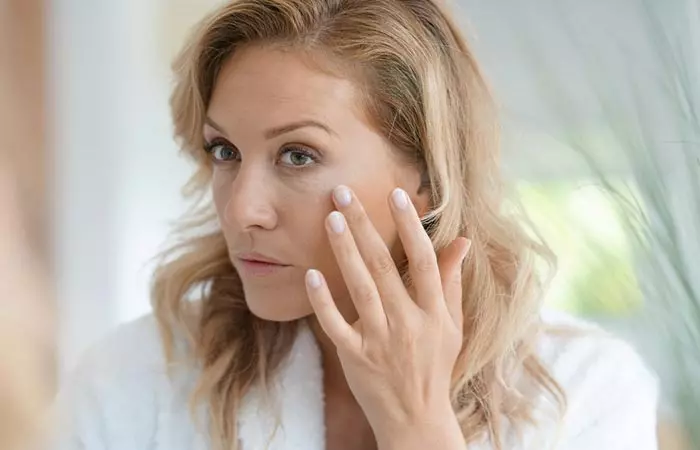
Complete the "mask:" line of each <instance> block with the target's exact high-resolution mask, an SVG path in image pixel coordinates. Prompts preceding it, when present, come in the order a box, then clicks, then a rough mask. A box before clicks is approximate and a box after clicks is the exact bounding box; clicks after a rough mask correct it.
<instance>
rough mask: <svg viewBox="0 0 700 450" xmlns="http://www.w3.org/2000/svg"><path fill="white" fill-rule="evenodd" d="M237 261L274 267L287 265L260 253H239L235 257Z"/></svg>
mask: <svg viewBox="0 0 700 450" xmlns="http://www.w3.org/2000/svg"><path fill="white" fill-rule="evenodd" d="M236 257H237V258H238V259H240V260H241V261H245V262H250V263H260V264H272V265H276V266H287V265H288V264H284V263H283V262H281V261H279V260H276V259H274V258H270V257H269V256H265V255H263V254H261V253H240V254H238V255H236Z"/></svg>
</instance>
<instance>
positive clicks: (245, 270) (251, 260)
mask: <svg viewBox="0 0 700 450" xmlns="http://www.w3.org/2000/svg"><path fill="white" fill-rule="evenodd" d="M236 258H237V259H238V261H239V264H238V266H239V268H240V271H241V272H242V274H243V275H248V276H252V277H266V276H269V275H274V274H276V273H278V272H280V271H282V270H284V269H285V268H287V267H291V266H290V265H289V264H284V263H282V262H281V261H279V260H277V259H275V258H271V257H269V256H265V255H262V254H260V253H245V254H238V255H236Z"/></svg>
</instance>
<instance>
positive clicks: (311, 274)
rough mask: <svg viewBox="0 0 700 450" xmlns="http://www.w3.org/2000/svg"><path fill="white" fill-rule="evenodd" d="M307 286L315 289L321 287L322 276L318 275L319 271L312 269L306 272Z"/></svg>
mask: <svg viewBox="0 0 700 450" xmlns="http://www.w3.org/2000/svg"><path fill="white" fill-rule="evenodd" d="M306 284H308V285H309V286H310V287H312V288H313V289H317V288H320V287H321V274H320V273H318V270H314V269H310V270H308V271H307V272H306Z"/></svg>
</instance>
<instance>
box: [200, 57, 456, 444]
mask: <svg viewBox="0 0 700 450" xmlns="http://www.w3.org/2000/svg"><path fill="white" fill-rule="evenodd" d="M317 67H318V66H316V67H314V66H313V65H311V64H309V58H308V55H302V54H300V53H298V52H295V51H292V50H281V49H273V48H264V47H250V48H247V49H245V50H242V51H239V52H237V53H236V54H235V55H234V56H233V57H232V58H231V59H230V60H229V61H228V62H227V63H226V64H225V66H224V67H223V70H222V71H221V73H220V75H219V78H218V80H217V84H216V86H215V89H214V92H213V96H212V99H211V103H210V106H209V110H208V112H207V113H208V114H207V115H208V120H207V124H206V125H205V127H204V130H203V133H204V138H205V141H206V142H207V145H206V150H207V151H208V152H209V153H210V155H211V157H212V160H213V161H214V177H213V197H214V202H215V205H216V209H217V212H218V216H219V220H220V223H221V227H222V230H223V232H224V235H225V238H226V242H227V245H228V247H229V253H230V255H231V260H232V262H233V264H234V266H235V267H236V269H237V270H238V272H239V274H240V275H241V279H242V281H243V287H244V291H245V296H246V302H247V303H248V306H249V307H250V309H251V311H252V312H253V313H254V314H256V315H257V316H259V317H261V318H264V319H266V320H273V321H290V320H296V319H300V318H303V317H309V318H310V322H311V324H312V329H313V330H314V332H315V334H316V336H317V338H318V341H319V343H320V345H321V349H322V353H323V364H324V374H325V380H324V385H325V386H324V387H325V393H326V426H327V439H328V448H333V449H354V448H363V449H367V448H373V447H375V446H377V445H378V446H379V448H382V449H389V448H394V447H393V446H394V445H398V444H402V445H403V446H402V447H401V448H411V447H410V446H408V447H407V446H406V445H409V444H407V443H406V442H402V441H401V440H399V435H401V437H402V438H406V437H410V438H411V439H412V441H411V442H415V444H411V445H417V444H420V442H421V438H425V439H428V441H424V442H437V441H435V440H434V439H438V441H443V442H444V443H445V445H446V446H445V447H443V448H450V447H449V445H448V444H449V442H450V441H449V439H450V438H452V439H453V440H455V442H458V443H459V440H460V439H461V433H459V432H458V433H457V435H455V433H454V431H455V430H454V425H455V424H454V423H452V422H456V421H455V419H454V415H453V414H452V411H451V408H450V404H449V396H448V386H449V379H450V375H451V371H452V367H453V366H454V361H455V359H456V356H457V352H458V351H459V348H460V345H461V317H459V318H455V317H453V315H450V314H449V308H447V307H446V306H447V303H446V296H445V295H443V292H442V284H441V283H442V281H444V280H442V279H441V275H440V274H441V273H442V272H441V271H440V270H439V269H438V261H437V259H436V257H435V252H434V251H433V250H432V247H431V245H430V241H429V239H428V237H427V235H425V233H424V231H423V229H422V227H421V225H420V221H419V219H418V217H419V214H423V213H425V211H426V210H427V206H428V203H427V201H428V199H427V198H426V196H425V195H421V194H419V185H420V173H419V171H418V169H417V168H416V167H414V166H411V165H409V164H406V163H405V162H403V161H402V160H401V158H400V156H399V155H398V152H396V151H395V150H394V149H393V148H392V147H391V146H390V144H389V143H388V142H387V141H386V140H385V139H384V138H383V137H382V136H381V135H380V134H379V133H378V132H377V131H376V130H375V129H374V128H373V127H372V126H371V122H370V121H369V120H368V119H367V117H366V116H365V115H364V114H363V112H362V108H361V105H360V92H359V91H358V87H357V86H356V85H355V84H354V83H353V82H352V81H350V80H346V79H341V78H337V77H334V76H332V75H330V74H328V73H327V72H323V71H320V70H319V69H318V68H317ZM311 121H313V122H315V123H317V124H318V125H309V122H311ZM299 122H306V125H305V126H301V127H291V126H290V124H295V123H299ZM275 129H276V130H277V132H275V133H273V132H271V130H275ZM339 185H343V186H344V188H342V189H344V190H341V191H339V190H338V189H337V188H338V186H339ZM397 187H399V188H401V189H402V190H401V191H399V192H403V193H407V194H406V195H407V196H408V197H407V200H409V201H408V203H407V204H408V205H410V207H409V208H408V209H406V210H405V211H403V214H401V215H399V216H397V215H396V211H397V210H396V208H395V207H392V206H390V205H391V202H390V201H389V199H390V198H391V194H392V192H394V190H395V188H397ZM334 192H335V193H336V194H342V193H346V195H350V198H351V199H352V200H353V201H352V202H351V206H347V207H345V206H343V205H342V204H341V203H339V202H338V195H336V198H335V200H334V196H333V193H334ZM402 195H403V194H402ZM341 196H342V195H341ZM334 210H341V211H344V212H346V213H350V216H348V217H349V218H350V225H351V226H350V227H346V231H347V233H345V234H341V235H338V234H337V233H334V232H332V228H331V227H330V222H329V214H331V213H332V212H333V211H334ZM335 214H336V215H337V214H338V212H336V213H335ZM399 217H401V218H403V219H402V220H397V218H399ZM358 224H362V226H361V228H356V226H358ZM397 224H399V225H401V227H402V228H401V230H402V231H401V233H399V228H398V227H397ZM399 234H401V238H400V237H399ZM353 236H354V239H353ZM410 236H413V238H411V239H409V241H408V242H413V243H414V244H415V242H419V243H421V245H420V247H419V248H420V250H421V252H422V253H421V255H422V256H421V259H422V260H423V262H426V263H425V264H423V263H421V267H423V268H424V269H426V270H425V271H423V272H425V273H424V275H425V276H426V277H428V278H430V282H429V283H423V285H425V286H429V287H430V289H428V288H427V287H426V289H425V290H424V291H423V292H422V295H418V294H421V292H417V295H416V301H415V302H414V301H413V299H412V297H411V296H410V295H409V294H408V293H407V292H406V290H405V288H404V287H403V284H402V283H401V282H400V279H399V278H398V275H397V272H396V268H395V266H394V265H393V261H398V260H399V259H403V258H405V257H406V252H405V251H404V247H406V248H407V249H413V251H414V256H415V255H418V253H416V252H415V249H416V248H418V247H416V245H412V246H406V245H404V244H405V243H406V242H407V241H406V239H407V238H409V237H410ZM340 237H344V239H345V240H344V241H341V240H339V239H340ZM355 241H356V242H357V245H358V247H360V248H361V249H365V250H364V251H363V252H361V253H362V255H360V254H359V253H358V251H357V248H356V247H353V246H354V245H355V244H354V242H355ZM341 242H345V246H344V247H343V246H342V245H341V244H340V243H341ZM343 248H344V249H345V251H342V249H343ZM465 248H466V243H465V242H463V240H458V241H456V243H455V244H454V245H453V246H451V247H450V248H448V249H446V251H445V253H444V255H445V256H444V257H443V255H441V260H440V267H441V268H444V270H443V271H444V272H445V273H447V274H448V275H445V276H446V277H447V278H446V279H451V278H450V277H452V276H453V275H454V273H455V272H456V273H460V271H459V270H457V269H458V268H460V267H461V265H460V264H461V258H462V257H463V255H462V253H464V249H465ZM352 249H354V253H353V251H351V250H352ZM368 249H371V250H372V251H376V252H378V253H367V252H368V251H369V250H368ZM250 252H256V253H258V254H262V255H264V256H265V257H267V258H272V259H274V260H276V261H278V262H280V263H282V264H283V265H285V267H284V268H277V269H276V270H275V272H274V273H272V274H269V275H266V276H261V275H259V274H256V273H253V272H252V271H251V270H249V268H247V265H246V264H245V262H244V261H242V260H241V259H239V256H241V254H248V253H250ZM408 253H409V262H410V260H411V257H410V253H411V252H410V251H409V252H408ZM371 255H374V256H379V257H382V258H384V261H385V262H388V264H384V266H383V267H384V269H388V270H382V268H381V267H379V268H377V267H374V268H373V269H372V271H371V272H373V273H374V272H376V273H375V274H376V275H378V274H379V273H383V274H384V275H385V277H384V278H383V279H384V280H390V281H389V283H388V285H386V286H384V287H383V288H382V289H381V295H380V293H379V291H378V290H377V289H376V286H375V284H374V283H373V282H372V276H371V275H367V274H368V273H370V271H369V270H368V269H367V266H366V265H365V264H363V257H365V256H371ZM243 259H245V255H244V256H243ZM375 260H376V258H375ZM351 261H352V263H351ZM365 262H366V261H365ZM370 265H371V263H370ZM443 266H444V267H443ZM353 267H355V269H352V268H353ZM358 267H360V268H364V269H363V270H364V272H363V273H364V274H365V278H362V279H360V278H357V277H354V278H353V277H351V276H350V274H351V273H355V274H357V273H359V272H358V270H360V269H358ZM310 269H313V271H311V272H309V271H310ZM375 269H378V272H377V270H375ZM309 273H311V274H312V275H308V274H309ZM314 274H315V275H318V276H319V277H318V279H319V280H321V284H320V287H316V288H314V287H312V285H307V283H306V282H305V280H306V281H312V279H311V278H309V277H310V276H311V277H313V276H314ZM457 279H459V276H457ZM362 281H364V284H363V283H362ZM389 285H391V289H388V287H387V286H389ZM420 285H421V284H420V283H416V286H417V287H418V286H420ZM453 292H457V294H458V298H452V299H451V301H452V303H453V306H454V305H455V304H457V305H459V303H460V301H461V290H459V289H453ZM457 294H454V295H453V297H454V296H455V295H457ZM419 298H420V299H422V300H421V301H422V302H423V305H421V306H418V305H419V303H418V299H419ZM310 300H313V301H310ZM385 301H391V303H392V304H393V305H394V306H395V308H396V309H395V310H393V311H394V312H395V313H397V314H395V315H392V316H391V317H392V318H391V320H388V317H389V316H388V315H385V314H384V307H383V306H382V305H383V303H384V302H385ZM358 302H359V304H360V305H363V306H364V307H367V306H371V305H373V306H372V307H373V308H374V313H372V314H369V315H367V314H364V313H366V312H367V311H364V310H363V307H360V308H358ZM436 305H438V306H436ZM426 306H429V307H428V308H427V309H423V307H426ZM457 310H458V311H460V310H461V308H459V306H457ZM358 311H359V314H358ZM363 311H364V313H363ZM363 314H364V315H363ZM399 317H402V319H401V320H398V318H399ZM403 319H406V320H403ZM388 323H391V328H392V330H393V331H400V333H396V336H398V337H399V338H400V339H401V340H402V342H403V344H405V343H408V342H413V343H416V342H418V340H421V342H422V345H420V346H413V345H407V346H406V345H400V346H398V347H397V346H396V344H397V342H392V341H391V340H389V339H386V338H387V337H388V336H389V334H388V330H389V328H387V327H386V326H387V324H388ZM381 324H384V326H385V328H384V329H383V330H384V331H380V330H382V328H381V327H382V326H383V325H381ZM370 330H371V334H367V333H370ZM393 331H392V332H393ZM363 333H364V334H363ZM363 342H364V343H371V346H370V347H366V346H364V345H362V343H363ZM358 343H359V344H358ZM362 349H365V350H366V349H370V350H371V352H370V353H366V354H363V353H362ZM443 350H444V351H443ZM415 352H422V353H421V354H423V355H424V356H425V357H424V358H421V357H420V354H418V357H417V358H414V357H415V356H416V355H417V354H416V353H415ZM392 354H394V356H395V358H394V359H393V360H391V358H389V359H388V360H386V361H385V363H386V364H384V363H382V364H375V363H376V362H377V361H376V360H372V357H377V356H380V355H392ZM382 357H383V356H382ZM368 358H369V359H368ZM414 360H415V361H416V362H415V363H413V362H411V361H414ZM372 361H374V362H372ZM397 370H399V371H398V372H396V371H397ZM435 371H438V372H439V373H438V374H437V375H436V374H435ZM397 374H403V375H411V374H413V375H414V376H413V375H411V376H406V377H405V378H404V380H403V381H406V380H407V381H408V382H406V383H400V382H398V381H399V380H397V379H393V378H392V377H397ZM368 380H369V382H368ZM419 385H420V386H419ZM366 386H376V387H381V386H383V387H385V388H386V387H391V388H389V389H377V388H376V387H375V390H372V389H367V388H365V387H366ZM424 388H425V389H424ZM426 399H430V401H429V402H426ZM368 411H371V413H370V414H367V412H368ZM426 414H428V415H429V416H430V420H426V419H427V416H426ZM450 417H451V419H450ZM445 418H447V420H443V419H445ZM435 420H437V421H438V423H440V424H441V425H440V426H439V427H436V426H435V425H434V421H435ZM444 424H447V425H444ZM409 430H410V433H408V431H409ZM457 431H459V430H458V427H457ZM419 435H420V436H419ZM430 439H433V440H432V441H430ZM461 446H462V448H463V446H464V443H463V441H462V442H461ZM420 448H423V447H420ZM456 448H459V447H456Z"/></svg>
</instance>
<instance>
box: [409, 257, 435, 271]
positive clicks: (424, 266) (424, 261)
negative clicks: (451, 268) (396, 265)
mask: <svg viewBox="0 0 700 450" xmlns="http://www.w3.org/2000/svg"><path fill="white" fill-rule="evenodd" d="M436 265H437V258H436V257H435V255H434V254H425V255H421V256H419V257H417V258H416V259H415V260H414V262H413V268H414V269H415V271H416V272H418V273H428V272H432V271H433V270H435V267H436Z"/></svg>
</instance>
